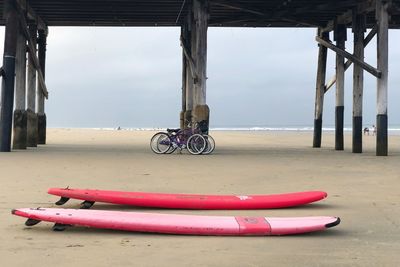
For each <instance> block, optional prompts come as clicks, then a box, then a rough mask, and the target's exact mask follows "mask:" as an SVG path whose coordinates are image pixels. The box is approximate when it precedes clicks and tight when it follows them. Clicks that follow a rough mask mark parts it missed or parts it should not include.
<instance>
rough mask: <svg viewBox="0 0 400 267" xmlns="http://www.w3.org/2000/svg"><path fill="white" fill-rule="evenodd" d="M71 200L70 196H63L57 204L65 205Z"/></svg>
mask: <svg viewBox="0 0 400 267" xmlns="http://www.w3.org/2000/svg"><path fill="white" fill-rule="evenodd" d="M68 200H69V197H61V198H60V200H59V201H57V202H56V205H57V206H61V205H64V204H65V203H67V201H68Z"/></svg>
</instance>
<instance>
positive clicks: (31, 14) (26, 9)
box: [16, 0, 48, 34]
mask: <svg viewBox="0 0 400 267" xmlns="http://www.w3.org/2000/svg"><path fill="white" fill-rule="evenodd" d="M16 2H17V4H18V6H17V8H18V9H19V10H20V11H23V13H24V14H26V16H27V17H28V18H29V20H33V21H35V24H36V25H37V27H38V29H39V30H44V31H45V32H46V34H47V33H48V28H47V25H46V23H44V21H43V20H42V18H41V17H39V16H38V15H37V14H36V12H35V10H33V9H32V8H31V6H30V5H29V4H28V1H26V0H16Z"/></svg>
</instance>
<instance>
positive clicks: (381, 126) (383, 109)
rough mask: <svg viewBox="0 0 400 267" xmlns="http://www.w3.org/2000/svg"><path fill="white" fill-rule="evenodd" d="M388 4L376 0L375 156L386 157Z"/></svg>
mask: <svg viewBox="0 0 400 267" xmlns="http://www.w3.org/2000/svg"><path fill="white" fill-rule="evenodd" d="M388 7H389V3H388V2H387V1H382V0H376V20H377V24H378V38H377V57H378V68H379V69H380V70H381V71H382V75H381V77H379V79H378V82H377V103H376V106H377V108H376V109H377V116H376V127H377V128H376V130H377V132H376V155H377V156H387V155H388V115H387V106H388V68H389V67H388V61H389V45H388V44H389V31H388V29H389V14H388Z"/></svg>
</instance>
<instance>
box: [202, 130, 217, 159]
mask: <svg viewBox="0 0 400 267" xmlns="http://www.w3.org/2000/svg"><path fill="white" fill-rule="evenodd" d="M203 137H204V139H205V140H206V142H207V143H206V148H205V149H204V151H203V155H208V154H211V153H212V152H213V151H214V149H215V141H214V138H212V136H211V135H208V134H203Z"/></svg>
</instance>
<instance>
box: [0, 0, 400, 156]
mask: <svg viewBox="0 0 400 267" xmlns="http://www.w3.org/2000/svg"><path fill="white" fill-rule="evenodd" d="M0 12H1V14H2V16H1V17H0V25H4V26H5V28H6V30H5V33H6V34H5V42H4V44H5V45H4V54H3V67H2V68H1V70H0V74H1V76H2V87H1V101H0V105H1V111H0V116H1V117H0V151H2V152H8V151H11V149H12V148H13V149H26V148H27V147H36V146H37V145H43V144H45V143H46V113H45V98H47V97H48V91H47V87H46V84H45V65H46V64H45V61H46V38H47V35H48V28H49V27H54V26H115V27H135V26H156V27H162V26H170V27H180V28H181V38H180V44H181V47H182V111H181V114H180V120H181V123H180V124H181V127H188V125H189V122H192V125H193V122H200V121H206V122H207V124H208V121H209V119H210V109H209V107H208V106H207V98H206V92H207V86H206V85H207V29H208V27H263V28H266V29H265V30H268V29H267V28H269V27H307V28H315V29H316V32H317V34H316V39H315V40H316V41H317V43H318V45H319V52H318V53H319V54H318V62H316V63H317V74H316V88H315V92H316V97H315V116H314V139H313V147H317V148H318V147H321V140H322V125H323V120H322V118H323V106H324V105H323V104H324V95H325V93H326V92H327V91H328V90H329V89H330V88H331V87H333V85H335V84H336V110H335V113H336V120H335V121H336V126H335V131H336V135H335V149H336V150H343V143H344V141H343V138H344V137H343V116H344V115H343V114H344V108H345V107H344V91H345V88H344V76H345V71H346V69H348V67H349V66H350V65H351V64H352V63H353V64H354V71H353V88H352V91H353V107H352V109H353V138H352V144H353V145H352V151H353V152H354V153H361V152H362V142H363V141H362V121H363V120H362V116H363V109H362V102H363V84H364V82H363V79H364V74H365V75H373V76H375V77H376V79H377V97H376V99H377V100H376V101H377V102H376V103H377V104H376V107H377V114H376V125H377V136H376V138H377V139H376V140H377V142H376V155H378V156H386V155H388V109H387V102H388V71H389V70H388V49H389V47H388V38H389V32H388V30H389V29H398V28H400V0H350V1H349V0H311V1H305V0H270V1H265V0H249V1H240V0H230V1H226V0H117V1H112V0H101V1H100V0H99V1H95V0H91V1H90V0H81V1H78V0H34V1H33V0H31V1H29V0H0ZM348 28H351V29H352V33H353V38H354V53H349V52H347V51H346V50H345V47H346V40H347V39H348V36H347V34H346V33H347V29H348ZM366 32H368V33H367V35H366V36H365V34H366ZM331 33H332V34H331ZM374 36H376V37H377V38H376V39H377V62H378V63H377V66H376V67H374V66H372V65H370V64H368V63H367V62H365V61H364V48H365V47H366V46H367V45H368V43H369V42H370V41H371V40H372V39H373V37H374ZM331 38H333V41H335V42H336V43H335V44H334V43H333V42H332V41H331ZM312 41H313V40H310V42H312ZM328 50H329V51H333V52H334V53H336V75H335V77H333V78H332V79H330V80H329V82H328V83H327V80H326V68H327V66H326V61H327V53H328ZM345 59H346V60H347V61H346V62H345ZM302 89H303V90H311V89H312V88H302ZM14 98H15V101H14ZM14 102H15V104H14ZM12 132H13V134H12ZM12 137H13V138H12Z"/></svg>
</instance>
